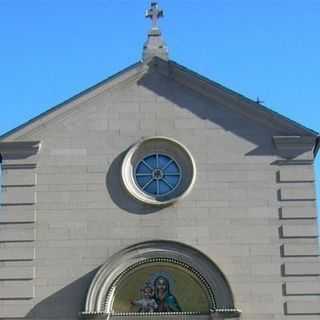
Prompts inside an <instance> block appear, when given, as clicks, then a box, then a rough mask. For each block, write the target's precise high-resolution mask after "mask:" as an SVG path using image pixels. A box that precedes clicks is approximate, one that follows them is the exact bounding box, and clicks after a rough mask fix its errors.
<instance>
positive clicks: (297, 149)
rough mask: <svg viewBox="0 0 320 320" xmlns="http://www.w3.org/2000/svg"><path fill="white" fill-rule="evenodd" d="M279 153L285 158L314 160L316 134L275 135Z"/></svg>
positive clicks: (275, 143) (274, 139) (274, 140)
mask: <svg viewBox="0 0 320 320" xmlns="http://www.w3.org/2000/svg"><path fill="white" fill-rule="evenodd" d="M273 142H274V145H275V147H276V150H277V151H278V154H279V155H280V156H281V157H283V158H285V159H295V160H297V161H301V160H306V161H307V160H309V161H312V160H313V157H314V155H313V150H314V147H315V143H316V138H315V137H314V136H273Z"/></svg>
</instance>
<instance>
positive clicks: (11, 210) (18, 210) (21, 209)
mask: <svg viewBox="0 0 320 320" xmlns="http://www.w3.org/2000/svg"><path fill="white" fill-rule="evenodd" d="M35 219H36V216H35V209H34V207H33V206H30V205H28V206H4V207H0V223H31V222H35Z"/></svg>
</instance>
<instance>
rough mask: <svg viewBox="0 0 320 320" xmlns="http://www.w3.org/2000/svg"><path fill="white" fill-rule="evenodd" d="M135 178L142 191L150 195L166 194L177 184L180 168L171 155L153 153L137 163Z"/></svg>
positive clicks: (179, 177) (179, 178)
mask: <svg viewBox="0 0 320 320" xmlns="http://www.w3.org/2000/svg"><path fill="white" fill-rule="evenodd" d="M135 179H136V183H137V185H138V186H139V187H140V189H141V190H142V191H143V192H145V193H148V194H151V195H166V194H168V193H170V192H171V191H173V190H174V189H175V188H176V187H177V186H178V185H179V183H180V180H181V170H180V167H179V166H178V164H177V163H176V162H175V160H173V159H172V158H171V157H169V156H167V155H164V154H159V153H155V154H152V155H149V156H147V157H145V158H144V159H142V160H141V161H140V162H139V163H138V165H137V167H136V171H135Z"/></svg>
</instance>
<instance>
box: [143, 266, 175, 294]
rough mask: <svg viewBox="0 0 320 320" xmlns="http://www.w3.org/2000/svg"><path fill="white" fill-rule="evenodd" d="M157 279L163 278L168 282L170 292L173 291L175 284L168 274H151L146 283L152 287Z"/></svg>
mask: <svg viewBox="0 0 320 320" xmlns="http://www.w3.org/2000/svg"><path fill="white" fill-rule="evenodd" d="M159 277H164V278H166V279H167V280H168V282H169V286H170V291H173V290H174V289H175V287H176V283H175V281H174V280H173V278H172V275H171V274H170V273H169V272H165V271H160V272H154V273H151V274H150V277H149V280H148V281H149V282H150V283H151V284H152V285H153V286H154V282H155V280H156V279H157V278H159Z"/></svg>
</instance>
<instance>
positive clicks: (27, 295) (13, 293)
mask: <svg viewBox="0 0 320 320" xmlns="http://www.w3.org/2000/svg"><path fill="white" fill-rule="evenodd" d="M33 297H34V285H33V283H32V281H2V282H1V286H0V300H3V299H5V300H7V299H16V300H18V299H32V298H33ZM17 305H18V304H17Z"/></svg>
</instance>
